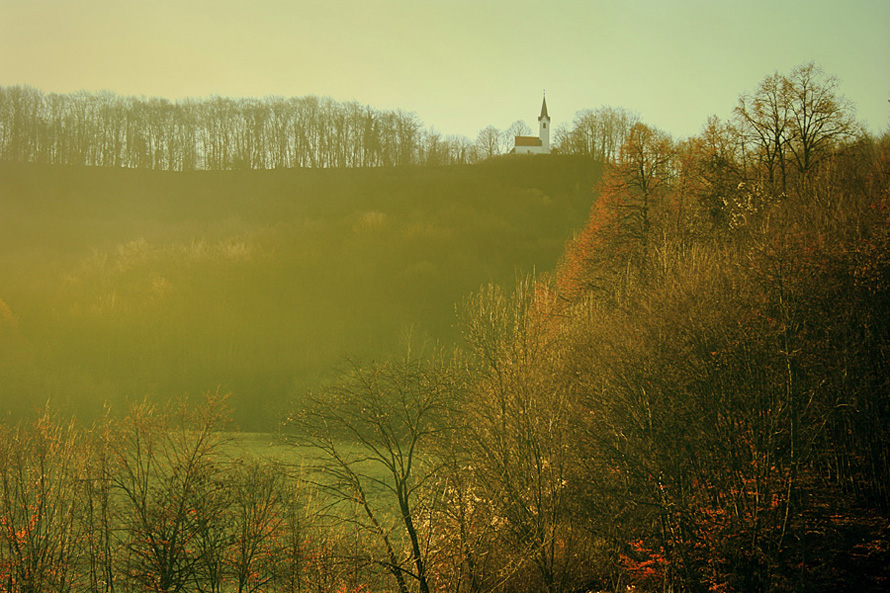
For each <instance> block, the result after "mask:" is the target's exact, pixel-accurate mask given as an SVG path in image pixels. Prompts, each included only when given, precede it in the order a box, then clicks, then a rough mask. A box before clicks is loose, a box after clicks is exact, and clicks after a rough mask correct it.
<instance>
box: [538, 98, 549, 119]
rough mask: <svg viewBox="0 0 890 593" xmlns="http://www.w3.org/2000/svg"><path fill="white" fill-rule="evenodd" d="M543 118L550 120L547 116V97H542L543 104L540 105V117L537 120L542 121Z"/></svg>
mask: <svg viewBox="0 0 890 593" xmlns="http://www.w3.org/2000/svg"><path fill="white" fill-rule="evenodd" d="M544 118H547V119H550V115H548V114H547V97H544V104H543V105H541V117H539V118H538V119H539V120H542V119H544Z"/></svg>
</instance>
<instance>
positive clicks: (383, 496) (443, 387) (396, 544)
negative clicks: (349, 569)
mask: <svg viewBox="0 0 890 593" xmlns="http://www.w3.org/2000/svg"><path fill="white" fill-rule="evenodd" d="M450 389H451V386H450V384H449V382H448V380H447V379H446V378H445V377H444V376H443V375H442V374H440V373H439V372H437V371H436V370H435V369H434V368H433V367H432V366H431V365H430V364H429V363H423V362H420V361H414V360H405V361H401V362H393V363H386V364H377V365H373V366H371V367H369V368H367V369H363V368H359V367H358V366H353V368H352V370H351V372H350V373H349V374H348V375H347V376H345V377H344V378H343V380H342V381H341V382H340V383H339V384H338V385H337V386H335V387H333V388H331V389H330V390H328V391H327V392H326V394H325V397H323V398H320V399H318V400H317V401H316V403H315V405H314V406H312V407H311V408H310V409H307V410H304V411H303V412H302V413H300V414H299V415H295V416H294V417H293V418H292V419H291V420H292V424H293V425H294V426H295V427H296V428H298V429H299V439H300V440H299V441H298V442H303V443H305V444H307V445H309V446H311V447H313V448H314V449H316V450H317V451H319V452H320V453H321V454H322V459H321V461H320V464H321V465H320V470H321V471H322V472H323V474H322V476H323V478H322V480H321V481H320V483H319V485H320V487H321V488H322V489H323V491H324V492H326V493H327V494H328V495H329V496H331V497H332V500H333V501H340V502H341V503H348V504H351V505H354V506H355V507H356V509H357V510H358V512H359V518H357V519H356V521H357V524H358V525H360V527H361V529H362V530H364V531H366V532H367V533H369V534H371V535H372V536H373V537H374V538H375V539H376V540H377V542H378V543H379V545H381V546H382V548H383V558H380V559H375V558H373V557H371V558H369V560H371V561H372V562H374V563H376V564H378V565H380V566H382V567H383V568H384V569H385V570H386V571H387V572H389V574H390V575H392V577H393V579H394V580H395V581H396V584H397V586H398V588H399V591H401V592H402V593H408V591H410V590H411V589H413V587H412V586H411V584H412V583H413V584H415V585H416V587H417V590H418V591H420V593H429V591H430V589H431V586H430V574H429V571H428V550H427V546H426V537H427V534H425V533H424V531H423V527H422V525H421V523H420V522H419V520H420V518H421V517H422V515H423V514H424V513H425V505H426V502H425V501H424V499H423V498H422V496H421V494H422V492H423V488H424V486H425V485H426V484H427V482H428V481H429V480H430V479H431V478H432V477H433V476H434V475H435V474H436V472H437V470H438V464H437V463H436V461H435V459H434V458H433V456H432V448H431V445H432V441H433V440H434V439H435V438H436V436H437V435H439V434H440V433H441V432H442V431H444V430H447V427H446V426H444V425H443V420H444V418H445V414H444V412H445V405H446V401H447V398H448V394H449V392H450ZM387 509H388V510H387ZM362 516H363V518H361V517H362ZM387 516H395V517H397V520H396V522H397V525H398V527H397V528H391V527H389V526H388V525H387V523H388V521H387ZM403 546H404V547H405V548H407V551H406V552H405V556H403V554H402V548H403Z"/></svg>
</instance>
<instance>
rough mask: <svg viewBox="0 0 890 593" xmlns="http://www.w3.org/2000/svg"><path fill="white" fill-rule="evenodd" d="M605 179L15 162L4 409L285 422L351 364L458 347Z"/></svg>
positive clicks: (522, 169)
mask: <svg viewBox="0 0 890 593" xmlns="http://www.w3.org/2000/svg"><path fill="white" fill-rule="evenodd" d="M599 175H600V167H599V165H598V164H597V163H595V162H593V161H590V160H588V159H583V158H574V157H556V156H551V157H537V158H533V159H527V158H526V159H521V158H501V159H495V160H492V161H488V162H484V163H480V164H477V165H468V166H453V167H440V168H434V167H423V168H378V169H324V170H319V169H286V170H270V171H226V172H207V171H202V172H176V173H174V172H158V171H137V170H130V169H105V168H83V167H64V166H46V165H32V164H10V163H3V164H0V300H2V302H3V303H5V304H6V305H7V308H8V312H7V314H6V315H5V316H4V317H2V319H0V340H2V342H0V355H2V359H0V410H2V411H3V412H10V413H12V414H13V415H14V416H15V415H17V414H18V413H20V412H21V411H23V410H26V409H29V408H31V407H32V406H34V405H38V404H41V403H43V402H45V401H46V400H47V398H51V399H52V400H54V401H55V402H56V403H57V405H60V406H63V407H66V408H68V409H70V410H71V411H74V412H79V413H81V414H83V415H86V416H91V415H93V414H95V413H96V412H97V411H98V410H100V409H101V405H102V403H103V402H105V401H108V402H111V403H112V405H113V406H115V407H117V408H120V407H122V406H123V404H124V402H125V401H127V400H132V399H139V398H142V397H143V396H150V397H167V396H170V395H182V394H197V393H201V392H203V391H206V390H215V389H216V388H217V386H219V388H220V389H221V390H223V391H231V392H232V393H233V399H232V404H233V406H234V408H235V418H236V421H237V422H238V423H239V424H240V425H242V426H243V427H253V428H261V427H265V426H269V425H270V423H272V422H273V421H274V420H275V419H276V417H277V414H278V413H279V411H280V410H281V409H283V406H285V405H287V402H288V401H291V400H293V399H295V398H298V397H300V395H301V394H302V393H304V392H305V391H306V390H307V389H310V388H312V387H313V386H314V385H316V384H317V383H318V381H319V380H320V379H321V378H322V377H324V376H325V375H326V374H328V373H330V372H332V370H333V369H335V368H336V367H337V366H338V365H340V364H342V363H343V361H344V360H345V357H347V356H348V357H355V358H358V359H362V360H370V359H380V358H383V357H386V356H387V355H389V354H391V353H393V352H396V351H399V350H400V349H402V348H404V346H405V343H406V339H407V338H406V336H408V335H411V336H413V339H415V340H418V339H419V340H432V341H437V342H439V343H441V344H444V345H448V344H451V343H454V342H455V341H456V340H457V338H458V336H457V335H456V330H455V328H454V321H455V317H454V307H455V304H456V303H458V302H459V301H460V300H461V299H463V298H464V297H465V296H466V295H468V294H469V293H471V292H473V291H474V290H476V289H478V288H479V287H480V285H483V284H486V283H488V282H497V283H502V284H505V285H509V284H511V283H512V282H513V280H514V278H515V277H516V276H517V275H519V274H524V273H528V272H531V271H537V272H544V271H549V270H552V269H553V268H554V266H555V264H556V261H557V259H558V257H559V255H560V253H561V252H562V249H563V246H564V244H565V242H566V240H567V239H569V238H571V237H572V235H573V233H574V232H575V231H576V230H577V229H578V228H580V226H581V225H582V223H583V221H584V220H585V219H586V217H587V215H588V212H589V208H590V203H591V199H592V194H591V189H590V188H591V187H592V186H593V185H594V183H595V182H596V180H597V179H598V177H599Z"/></svg>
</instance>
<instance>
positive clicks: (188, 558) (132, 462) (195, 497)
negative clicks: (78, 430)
mask: <svg viewBox="0 0 890 593" xmlns="http://www.w3.org/2000/svg"><path fill="white" fill-rule="evenodd" d="M224 399H225V398H224V397H221V396H219V395H218V394H215V395H207V396H206V400H205V402H204V405H203V406H201V407H199V408H198V409H197V410H195V411H189V410H188V409H187V408H186V407H185V405H184V404H180V405H179V406H178V407H177V408H174V409H172V410H165V411H158V410H157V409H156V408H154V407H153V406H151V405H148V404H140V405H136V406H134V407H133V409H132V410H131V411H130V413H129V415H128V416H127V417H126V418H125V419H124V420H123V422H122V423H121V424H120V425H119V426H117V427H116V431H115V433H116V434H115V436H114V437H113V440H112V445H111V448H110V453H109V454H110V457H111V476H110V480H111V487H112V489H113V491H114V492H115V495H116V496H118V497H119V500H120V504H119V507H118V511H119V512H120V515H119V521H120V524H121V525H122V527H123V530H124V535H123V538H124V541H123V542H122V543H123V546H124V551H123V553H122V557H121V558H120V562H121V564H120V571H121V572H122V573H123V574H124V575H126V576H127V577H128V578H129V579H132V580H133V581H134V582H136V583H138V584H139V585H140V586H142V587H145V588H146V589H148V590H150V591H159V592H165V593H172V592H177V591H185V590H189V589H190V588H191V587H192V586H193V585H194V583H196V582H197V580H198V577H199V575H201V576H202V578H201V583H202V585H204V586H207V587H208V588H210V589H211V590H216V587H215V586H214V583H215V582H216V581H217V579H216V578H215V577H214V575H212V574H211V575H209V577H208V574H207V568H208V562H209V561H210V560H211V559H212V556H214V555H217V554H218V553H219V552H220V550H219V549H218V548H219V547H221V546H222V545H223V542H222V541H221V540H216V541H215V543H213V544H212V546H209V544H211V541H210V540H208V538H207V537H206V524H207V521H213V520H214V518H215V517H218V516H220V515H221V514H222V511H223V503H224V501H225V499H224V497H223V488H222V486H221V484H220V482H219V481H218V480H217V479H215V474H216V473H217V472H218V471H219V468H218V466H217V461H218V455H219V454H220V447H221V445H222V443H223V440H222V438H221V437H220V436H219V434H218V432H217V431H218V430H219V429H220V428H221V426H222V424H223V423H224V421H225V415H224V408H223V402H224Z"/></svg>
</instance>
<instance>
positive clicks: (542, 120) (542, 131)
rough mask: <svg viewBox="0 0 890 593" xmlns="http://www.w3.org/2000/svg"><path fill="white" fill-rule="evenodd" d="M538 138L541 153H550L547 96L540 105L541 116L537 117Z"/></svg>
mask: <svg viewBox="0 0 890 593" xmlns="http://www.w3.org/2000/svg"><path fill="white" fill-rule="evenodd" d="M538 137H539V138H540V139H541V152H543V153H544V154H547V153H549V152H550V114H549V113H547V95H544V102H543V103H542V104H541V115H540V117H538Z"/></svg>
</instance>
